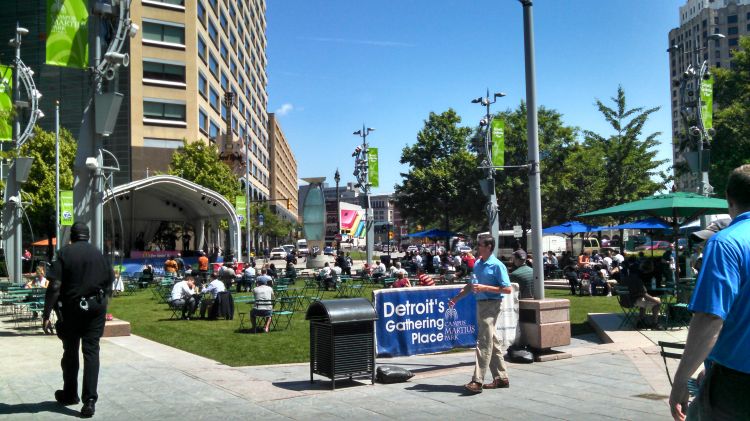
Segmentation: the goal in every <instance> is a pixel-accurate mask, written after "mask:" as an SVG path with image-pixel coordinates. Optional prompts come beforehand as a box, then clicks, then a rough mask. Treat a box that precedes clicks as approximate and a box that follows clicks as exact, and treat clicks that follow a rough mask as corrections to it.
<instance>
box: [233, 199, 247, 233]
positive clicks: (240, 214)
mask: <svg viewBox="0 0 750 421" xmlns="http://www.w3.org/2000/svg"><path fill="white" fill-rule="evenodd" d="M234 210H235V212H237V219H239V220H240V226H241V227H242V228H245V225H246V222H247V220H246V219H245V216H247V203H246V202H245V196H239V195H238V196H235V198H234Z"/></svg>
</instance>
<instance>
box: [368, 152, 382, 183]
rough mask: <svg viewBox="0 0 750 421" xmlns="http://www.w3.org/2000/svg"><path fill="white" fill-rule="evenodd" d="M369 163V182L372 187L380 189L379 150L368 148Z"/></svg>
mask: <svg viewBox="0 0 750 421" xmlns="http://www.w3.org/2000/svg"><path fill="white" fill-rule="evenodd" d="M367 163H368V171H369V172H368V173H367V178H368V180H367V182H369V183H370V186H372V187H378V186H379V185H380V182H379V181H380V178H379V177H378V148H367Z"/></svg>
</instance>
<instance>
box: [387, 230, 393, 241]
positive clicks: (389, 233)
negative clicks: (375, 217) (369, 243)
mask: <svg viewBox="0 0 750 421" xmlns="http://www.w3.org/2000/svg"><path fill="white" fill-rule="evenodd" d="M388 239H389V240H393V231H388Z"/></svg>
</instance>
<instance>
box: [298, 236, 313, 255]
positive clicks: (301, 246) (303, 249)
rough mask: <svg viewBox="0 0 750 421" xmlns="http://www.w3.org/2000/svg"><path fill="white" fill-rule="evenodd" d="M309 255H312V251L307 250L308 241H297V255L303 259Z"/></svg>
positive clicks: (302, 239)
mask: <svg viewBox="0 0 750 421" xmlns="http://www.w3.org/2000/svg"><path fill="white" fill-rule="evenodd" d="M308 254H310V250H309V249H308V248H307V240H306V239H304V238H301V239H299V240H297V255H298V256H300V257H302V256H307V255H308Z"/></svg>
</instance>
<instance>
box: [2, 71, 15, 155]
mask: <svg viewBox="0 0 750 421" xmlns="http://www.w3.org/2000/svg"><path fill="white" fill-rule="evenodd" d="M12 140H13V67H11V66H3V65H2V64H0V142H10V141H12Z"/></svg>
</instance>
